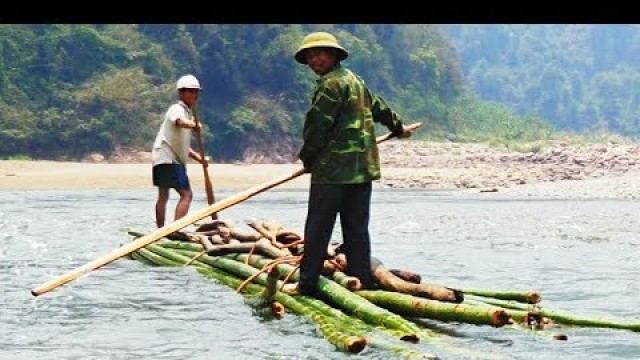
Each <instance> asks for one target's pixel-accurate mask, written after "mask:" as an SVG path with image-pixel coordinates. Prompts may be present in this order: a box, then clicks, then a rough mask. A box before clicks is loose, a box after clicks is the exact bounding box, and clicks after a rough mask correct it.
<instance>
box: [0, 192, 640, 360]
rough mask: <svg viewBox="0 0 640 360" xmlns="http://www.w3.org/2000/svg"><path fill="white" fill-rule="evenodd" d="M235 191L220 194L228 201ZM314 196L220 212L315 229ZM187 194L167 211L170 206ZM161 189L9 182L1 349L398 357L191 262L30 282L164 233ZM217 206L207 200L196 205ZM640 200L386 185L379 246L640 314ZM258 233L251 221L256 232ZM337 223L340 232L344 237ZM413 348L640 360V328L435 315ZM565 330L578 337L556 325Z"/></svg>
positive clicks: (165, 355)
mask: <svg viewBox="0 0 640 360" xmlns="http://www.w3.org/2000/svg"><path fill="white" fill-rule="evenodd" d="M235 193H236V192H235V191H231V190H225V189H217V190H216V197H217V198H218V199H222V198H225V197H227V196H232V195H234V194H235ZM306 197H307V192H306V191H305V190H285V189H283V190H279V189H272V190H270V191H268V192H266V193H262V194H258V195H257V196H255V197H253V198H251V199H249V200H247V201H245V202H243V203H241V204H238V205H235V206H233V207H231V208H229V209H226V210H224V211H223V212H221V213H220V214H219V215H220V217H221V218H223V219H225V220H231V221H233V222H234V224H236V225H237V226H239V227H243V226H246V223H247V222H248V221H250V220H253V219H258V220H273V221H276V222H278V223H280V224H282V225H283V226H284V227H285V228H286V229H288V230H291V231H295V232H298V233H302V229H303V227H304V217H305V214H306ZM175 199H176V195H175V194H172V199H171V200H170V204H169V206H168V209H170V211H173V208H174V206H175ZM154 201H155V190H154V189H153V188H150V189H143V190H140V189H131V190H128V189H124V190H123V189H113V190H110V189H107V190H104V189H103V190H42V191H6V190H4V191H2V190H0V289H1V290H0V294H1V296H0V334H1V336H0V359H2V360H4V359H7V360H13V359H82V360H86V359H180V360H183V359H190V360H195V359H233V360H240V359H349V358H353V357H356V358H367V359H390V358H395V357H397V358H403V357H400V356H399V355H395V354H393V353H389V352H388V351H385V350H381V349H379V348H375V347H367V348H365V350H364V351H363V352H362V353H360V354H359V355H349V354H346V353H344V352H342V351H339V350H337V349H336V348H335V347H333V345H331V344H330V343H329V342H328V341H327V340H325V338H324V337H323V336H322V334H321V333H319V331H318V330H317V329H316V327H315V326H314V325H313V324H312V323H309V322H307V321H306V320H305V319H304V318H301V317H298V316H296V315H293V314H287V315H286V316H285V317H284V318H283V319H280V320H267V319H265V318H262V317H260V316H259V315H257V314H255V313H253V310H252V307H251V306H249V305H248V304H247V303H245V302H244V300H243V298H242V296H240V295H239V294H237V293H235V291H234V290H233V289H231V288H228V287H225V286H223V285H221V284H218V283H215V282H214V281H212V280H210V279H208V278H205V277H204V276H202V275H200V274H199V273H197V272H196V271H194V270H193V268H192V267H185V268H164V267H153V266H149V265H145V264H143V263H140V262H137V261H133V260H129V259H119V260H117V261H114V262H112V263H110V264H108V265H106V266H104V267H103V268H101V269H98V270H96V271H93V272H91V273H90V274H88V275H86V276H83V277H81V278H78V279H76V280H74V281H72V282H70V283H68V284H66V285H63V286H61V287H59V288H57V289H55V290H53V291H51V292H49V293H46V294H43V295H41V296H38V297H34V296H32V295H31V293H30V290H31V289H32V288H34V287H36V286H38V285H41V284H43V283H44V282H46V281H49V280H51V279H53V278H55V277H58V276H60V275H62V274H63V273H66V272H67V271H70V270H72V269H74V268H76V267H78V266H81V265H83V264H85V263H88V262H90V261H92V260H94V259H96V258H98V257H100V256H102V255H104V254H106V253H108V252H110V251H111V250H113V249H114V248H116V247H118V246H120V245H121V244H123V243H125V242H126V241H129V240H130V238H131V237H130V236H129V235H127V230H130V229H131V230H138V231H142V232H149V231H152V230H153V206H154ZM205 206H206V199H205V197H204V194H202V195H201V196H198V195H197V194H196V197H195V199H194V202H193V204H192V208H191V211H192V212H193V211H196V210H198V209H201V208H203V207H205ZM638 209H639V208H638V202H637V201H634V200H589V199H586V200H562V199H555V200H543V199H535V198H528V199H516V198H492V199H482V198H480V197H468V198H465V197H463V196H459V195H456V196H454V195H451V194H449V193H444V192H437V191H435V192H434V191H425V190H399V189H374V193H373V197H372V208H371V211H372V212H371V223H370V230H371V237H372V254H373V255H374V256H376V257H377V258H379V259H380V260H382V261H383V262H384V264H385V265H386V266H387V267H389V268H400V269H406V270H412V271H415V272H417V273H420V274H421V275H422V277H423V279H424V280H423V281H428V282H430V283H435V284H442V285H447V286H451V287H462V288H485V289H501V290H535V291H538V292H539V293H540V294H541V295H542V302H541V303H540V305H541V306H542V307H543V308H548V309H552V310H558V311H563V312H567V313H570V314H573V315H577V316H583V317H589V318H604V319H611V318H613V319H620V320H625V321H634V322H636V323H640V309H639V308H640V301H639V300H638V294H640V270H639V269H640V267H639V265H638V263H639V261H638V260H639V259H640V251H639V250H640V236H639V234H640V219H639V217H638ZM247 229H249V228H248V227H247ZM340 240H341V234H340V228H339V226H336V229H335V231H334V241H340ZM427 323H428V324H427V325H429V324H430V326H431V327H433V328H434V329H435V330H437V332H438V334H437V336H435V337H434V338H433V339H426V340H425V341H421V342H420V343H418V344H408V345H407V346H409V347H410V348H412V349H414V350H416V351H419V352H424V353H429V354H436V355H438V356H439V357H441V358H442V359H454V360H455V359H476V358H477V359H481V358H487V359H591V360H594V359H599V360H605V359H639V358H640V334H639V333H636V332H631V331H627V330H615V329H603V328H584V327H559V328H553V329H551V330H549V331H545V332H535V331H530V330H523V329H520V330H516V329H513V328H510V327H504V328H493V327H490V326H477V325H466V324H446V323H439V322H427ZM557 333H561V334H564V335H567V337H568V339H567V340H566V341H559V340H554V339H553V338H552V335H554V334H557Z"/></svg>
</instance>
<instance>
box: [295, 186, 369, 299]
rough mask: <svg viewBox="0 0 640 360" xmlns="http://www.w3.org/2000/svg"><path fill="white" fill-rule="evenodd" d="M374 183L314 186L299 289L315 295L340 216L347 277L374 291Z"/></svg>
mask: <svg viewBox="0 0 640 360" xmlns="http://www.w3.org/2000/svg"><path fill="white" fill-rule="evenodd" d="M371 187H372V186H371V182H367V183H364V184H311V188H310V190H309V202H308V211H307V220H306V223H305V227H304V254H303V256H302V261H301V264H300V280H299V289H300V291H301V293H303V294H314V293H315V292H316V285H317V282H318V277H319V276H320V271H321V270H322V266H323V263H324V260H325V259H326V255H327V246H328V245H329V241H331V235H332V233H333V227H334V225H335V222H336V216H337V215H338V214H340V224H341V226H342V237H343V244H342V246H341V248H342V249H343V251H344V253H345V255H346V257H347V269H346V271H345V272H346V273H347V274H348V275H350V276H355V277H357V278H359V279H360V281H361V282H362V286H363V288H368V289H370V288H372V287H373V275H372V273H371V242H370V239H369V208H370V204H371Z"/></svg>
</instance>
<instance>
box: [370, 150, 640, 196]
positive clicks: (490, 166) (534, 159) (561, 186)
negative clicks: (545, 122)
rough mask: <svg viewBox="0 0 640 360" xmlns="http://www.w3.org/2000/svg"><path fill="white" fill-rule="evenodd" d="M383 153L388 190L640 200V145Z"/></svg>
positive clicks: (384, 151)
mask: <svg viewBox="0 0 640 360" xmlns="http://www.w3.org/2000/svg"><path fill="white" fill-rule="evenodd" d="M380 153H381V154H383V155H381V157H382V159H383V160H382V164H383V168H384V169H385V170H384V172H385V173H387V174H386V175H384V176H383V179H382V184H383V185H384V186H387V187H393V188H424V189H440V190H453V189H459V190H466V191H465V193H467V194H472V193H502V194H510V195H522V196H533V194H535V195H537V196H547V197H572V198H573V197H590V198H591V197H599V198H602V197H604V198H627V199H636V198H640V180H637V179H640V177H639V175H640V145H637V144H632V145H630V144H606V145H605V144H584V145H575V144H572V145H570V144H568V143H566V142H559V141H556V142H550V143H548V144H545V145H544V146H543V145H540V146H539V147H532V148H530V149H528V151H515V150H512V149H509V148H507V147H505V146H502V147H494V146H489V145H487V144H460V143H451V142H443V143H438V142H425V141H395V142H391V141H390V142H387V143H384V144H380ZM389 168H393V169H394V170H393V171H388V170H387V169H389ZM598 179H600V180H599V181H595V180H598ZM541 189H546V190H544V191H541Z"/></svg>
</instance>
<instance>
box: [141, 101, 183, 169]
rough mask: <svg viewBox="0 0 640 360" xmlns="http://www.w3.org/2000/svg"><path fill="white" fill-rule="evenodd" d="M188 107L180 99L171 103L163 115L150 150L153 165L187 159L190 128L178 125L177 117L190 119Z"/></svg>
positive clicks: (180, 161) (181, 161)
mask: <svg viewBox="0 0 640 360" xmlns="http://www.w3.org/2000/svg"><path fill="white" fill-rule="evenodd" d="M192 116H193V115H192V113H191V110H190V109H189V107H188V106H187V105H186V104H185V103H184V102H182V101H178V102H177V103H175V104H173V105H171V106H170V107H169V109H168V110H167V112H166V113H165V115H164V121H163V122H162V125H161V126H160V130H159V131H158V135H156V140H155V141H154V142H153V149H152V150H151V161H152V163H153V165H158V164H172V163H178V162H179V163H181V164H183V165H186V164H187V162H188V161H189V148H190V147H191V129H186V128H183V127H180V126H178V124H177V123H176V121H177V120H178V119H185V120H192Z"/></svg>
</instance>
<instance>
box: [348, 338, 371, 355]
mask: <svg viewBox="0 0 640 360" xmlns="http://www.w3.org/2000/svg"><path fill="white" fill-rule="evenodd" d="M366 346H367V339H366V338H363V337H362V336H349V337H348V338H347V339H346V340H345V342H344V347H345V350H347V351H348V352H350V353H352V354H358V353H359V352H361V351H362V350H364V348H365V347H366Z"/></svg>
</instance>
